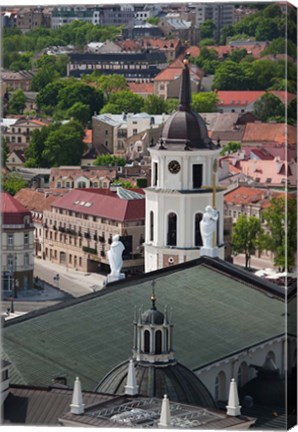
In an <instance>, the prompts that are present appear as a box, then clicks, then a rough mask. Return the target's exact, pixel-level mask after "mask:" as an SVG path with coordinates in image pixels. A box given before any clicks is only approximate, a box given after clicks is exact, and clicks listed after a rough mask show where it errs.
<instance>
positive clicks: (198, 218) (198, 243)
mask: <svg viewBox="0 0 298 432" xmlns="http://www.w3.org/2000/svg"><path fill="white" fill-rule="evenodd" d="M202 218H203V215H202V213H196V214H195V246H203V240H202V236H201V229H200V222H201V220H202Z"/></svg>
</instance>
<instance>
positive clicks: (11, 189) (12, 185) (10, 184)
mask: <svg viewBox="0 0 298 432" xmlns="http://www.w3.org/2000/svg"><path fill="white" fill-rule="evenodd" d="M27 185H28V183H27V182H26V181H25V180H24V179H23V177H21V176H20V175H19V174H17V173H15V172H12V173H9V174H8V175H7V176H6V178H5V179H4V182H3V190H4V191H5V192H8V193H10V195H15V194H16V193H17V192H19V190H21V189H23V188H25V187H27Z"/></svg>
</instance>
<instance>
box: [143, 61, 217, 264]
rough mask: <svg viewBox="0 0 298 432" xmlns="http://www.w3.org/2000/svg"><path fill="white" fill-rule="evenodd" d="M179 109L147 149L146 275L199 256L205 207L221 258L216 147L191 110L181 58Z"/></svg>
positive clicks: (199, 119) (187, 74)
mask: <svg viewBox="0 0 298 432" xmlns="http://www.w3.org/2000/svg"><path fill="white" fill-rule="evenodd" d="M182 73H183V76H182V83H181V91H180V105H179V108H178V111H177V112H175V113H174V114H173V115H172V116H171V117H170V118H169V119H168V120H167V122H166V124H165V126H164V129H163V132H162V136H161V139H160V140H159V141H158V142H157V144H156V145H155V146H153V147H151V148H150V149H149V151H150V154H151V186H150V187H148V188H147V189H146V223H145V225H146V234H145V245H144V246H145V272H150V271H154V270H157V269H160V268H164V267H167V266H169V265H173V264H179V263H183V262H186V261H189V260H192V259H195V258H199V257H200V248H201V247H202V246H203V243H202V236H201V232H200V221H201V219H202V217H203V214H204V212H205V209H206V207H207V206H208V205H210V206H212V207H213V208H215V209H216V210H217V211H218V222H217V230H216V231H217V232H216V235H215V236H214V247H215V246H216V247H217V248H218V249H217V250H218V253H217V256H219V257H220V258H222V259H223V258H224V244H223V222H224V214H223V200H224V197H223V195H224V191H223V190H220V189H219V188H218V186H217V169H216V168H217V158H218V156H219V152H220V148H219V146H218V145H216V144H214V143H213V142H212V141H211V139H210V138H209V137H208V131H207V127H206V125H205V123H204V120H203V119H202V117H201V116H200V115H197V114H196V113H194V112H193V111H192V110H191V90H190V77H189V68H188V61H187V60H184V69H183V72H182Z"/></svg>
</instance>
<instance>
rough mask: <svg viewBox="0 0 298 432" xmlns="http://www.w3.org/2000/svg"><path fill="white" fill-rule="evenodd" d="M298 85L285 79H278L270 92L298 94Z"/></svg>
mask: <svg viewBox="0 0 298 432" xmlns="http://www.w3.org/2000/svg"><path fill="white" fill-rule="evenodd" d="M296 89H297V85H296V82H294V81H290V80H287V79H285V78H276V79H275V80H274V84H273V85H272V86H271V87H270V88H269V90H283V91H288V92H290V93H296Z"/></svg>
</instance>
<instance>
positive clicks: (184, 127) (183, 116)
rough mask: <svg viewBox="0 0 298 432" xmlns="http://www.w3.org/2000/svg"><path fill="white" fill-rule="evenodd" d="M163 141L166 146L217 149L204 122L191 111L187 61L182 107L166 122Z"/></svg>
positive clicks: (181, 96) (183, 80)
mask: <svg viewBox="0 0 298 432" xmlns="http://www.w3.org/2000/svg"><path fill="white" fill-rule="evenodd" d="M161 140H162V141H163V142H164V143H165V144H173V145H175V144H176V145H177V144H178V145H179V144H180V145H181V144H183V145H184V146H187V148H199V149H204V148H206V149H212V148H216V146H215V145H214V144H213V143H212V141H211V139H210V138H209V136H208V130H207V127H206V125H205V122H204V120H203V119H202V117H201V116H200V115H198V114H196V113H195V112H193V111H192V110H191V88H190V75H189V69H188V65H187V61H185V64H184V69H183V72H182V82H181V89H180V105H179V108H178V111H176V112H175V113H174V114H172V115H171V116H170V117H169V118H168V120H167V121H166V123H165V125H164V128H163V131H162V134H161Z"/></svg>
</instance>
